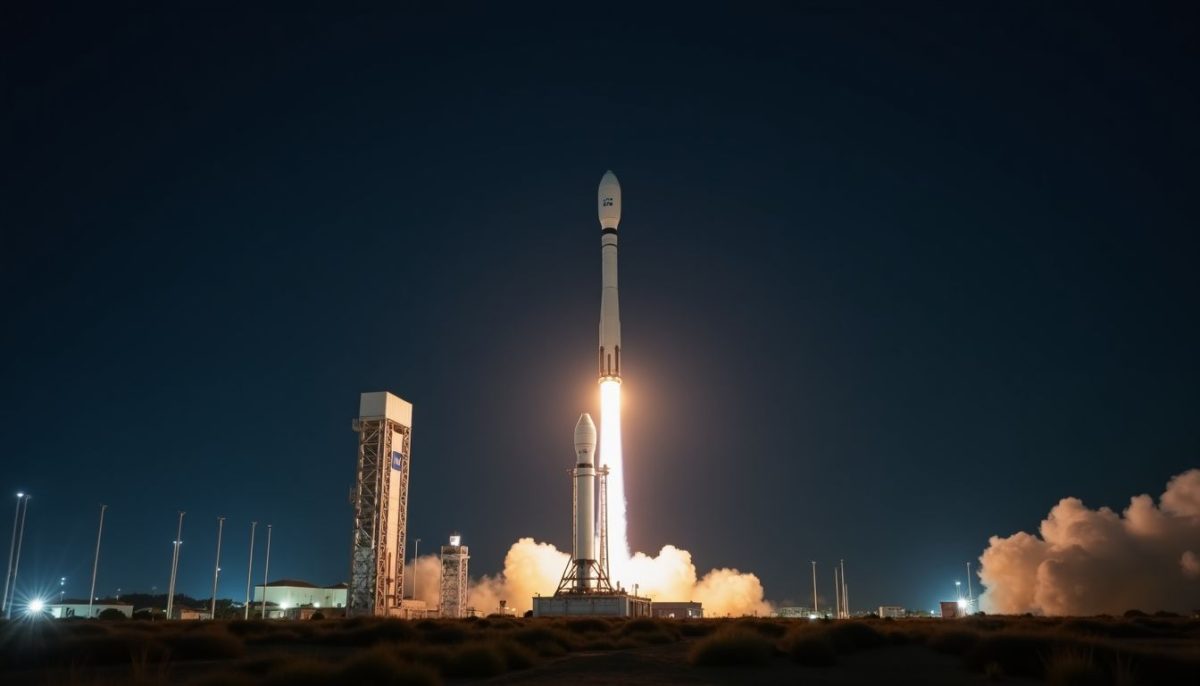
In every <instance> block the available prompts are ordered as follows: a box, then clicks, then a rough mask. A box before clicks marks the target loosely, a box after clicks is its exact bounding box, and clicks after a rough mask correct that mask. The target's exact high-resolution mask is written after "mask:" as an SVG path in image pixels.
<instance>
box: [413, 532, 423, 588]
mask: <svg viewBox="0 0 1200 686" xmlns="http://www.w3.org/2000/svg"><path fill="white" fill-rule="evenodd" d="M420 556H421V539H419V538H418V539H417V540H416V541H415V542H413V600H416V599H417V558H419V557H420Z"/></svg>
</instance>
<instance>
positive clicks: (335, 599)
mask: <svg viewBox="0 0 1200 686" xmlns="http://www.w3.org/2000/svg"><path fill="white" fill-rule="evenodd" d="M264 600H265V601H266V603H267V612H268V614H271V613H272V608H271V606H272V605H274V606H275V608H276V610H275V612H280V611H282V612H286V611H287V610H289V609H291V608H295V607H312V608H322V607H325V608H341V607H345V606H346V584H344V583H342V584H334V585H332V586H317V585H315V584H310V583H308V582H307V581H299V580H297V579H279V580H278V581H271V582H268V583H267V585H266V586H263V585H262V584H259V585H257V586H255V587H254V603H255V604H256V605H259V606H260V607H261V604H262V603H263V601H264Z"/></svg>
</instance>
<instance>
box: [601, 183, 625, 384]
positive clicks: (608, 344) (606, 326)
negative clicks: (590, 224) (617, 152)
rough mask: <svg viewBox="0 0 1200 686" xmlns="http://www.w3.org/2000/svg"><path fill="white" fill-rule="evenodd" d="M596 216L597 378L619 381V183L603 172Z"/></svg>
mask: <svg viewBox="0 0 1200 686" xmlns="http://www.w3.org/2000/svg"><path fill="white" fill-rule="evenodd" d="M596 212H597V214H598V215H599V217H600V265H601V289H602V290H601V291H600V380H601V381H604V380H606V379H615V380H617V381H620V380H621V313H620V306H619V305H618V304H617V225H618V224H620V223H621V183H620V182H619V181H617V176H616V174H613V173H612V172H611V171H607V172H604V176H603V177H601V178H600V188H599V189H598V191H597V194H596Z"/></svg>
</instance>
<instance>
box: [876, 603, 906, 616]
mask: <svg viewBox="0 0 1200 686" xmlns="http://www.w3.org/2000/svg"><path fill="white" fill-rule="evenodd" d="M907 614H908V612H906V611H905V609H904V608H902V607H900V606H899V605H880V606H879V618H880V619H889V618H890V619H900V618H901V617H904V616H906V615H907Z"/></svg>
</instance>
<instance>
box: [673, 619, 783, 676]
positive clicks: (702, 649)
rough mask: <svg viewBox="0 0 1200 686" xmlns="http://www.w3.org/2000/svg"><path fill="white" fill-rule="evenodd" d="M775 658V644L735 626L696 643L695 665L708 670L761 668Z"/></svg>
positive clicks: (757, 633) (692, 660)
mask: <svg viewBox="0 0 1200 686" xmlns="http://www.w3.org/2000/svg"><path fill="white" fill-rule="evenodd" d="M774 656H775V642H774V641H773V640H771V639H770V638H768V637H766V636H763V635H762V634H761V633H759V632H757V631H754V630H752V629H747V628H745V627H740V626H731V627H727V628H724V629H721V630H719V631H716V632H714V633H712V634H710V635H708V636H706V637H704V638H702V639H700V640H699V641H697V642H696V645H695V646H694V647H693V648H692V652H691V654H690V656H689V659H690V660H691V662H692V664H694V665H702V666H706V667H760V666H762V665H765V664H767V663H769V662H770V661H771V658H773V657H774Z"/></svg>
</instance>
